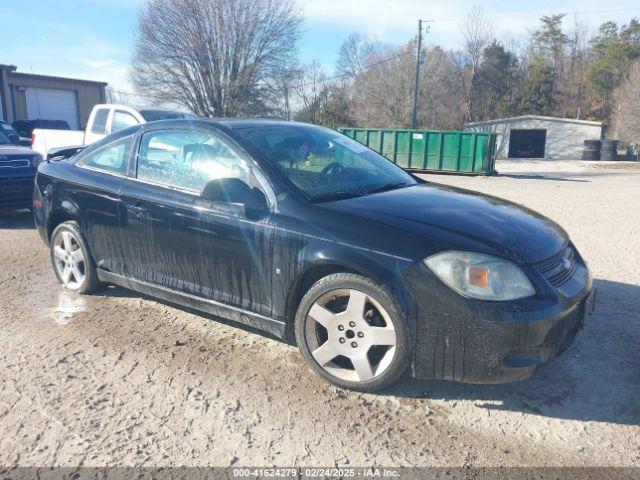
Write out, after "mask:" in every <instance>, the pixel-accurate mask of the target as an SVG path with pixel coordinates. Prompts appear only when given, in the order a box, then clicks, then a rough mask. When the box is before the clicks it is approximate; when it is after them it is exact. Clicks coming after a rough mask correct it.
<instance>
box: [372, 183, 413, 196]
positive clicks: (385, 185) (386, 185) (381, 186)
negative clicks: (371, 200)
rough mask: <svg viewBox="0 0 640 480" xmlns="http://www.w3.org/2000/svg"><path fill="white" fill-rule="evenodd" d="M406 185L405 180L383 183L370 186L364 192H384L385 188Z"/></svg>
mask: <svg viewBox="0 0 640 480" xmlns="http://www.w3.org/2000/svg"><path fill="white" fill-rule="evenodd" d="M405 185H407V182H393V183H385V184H384V185H380V186H379V187H376V188H372V189H371V190H367V191H366V192H365V193H367V194H369V193H379V192H386V191H387V190H395V189H396V188H400V187H404V186H405Z"/></svg>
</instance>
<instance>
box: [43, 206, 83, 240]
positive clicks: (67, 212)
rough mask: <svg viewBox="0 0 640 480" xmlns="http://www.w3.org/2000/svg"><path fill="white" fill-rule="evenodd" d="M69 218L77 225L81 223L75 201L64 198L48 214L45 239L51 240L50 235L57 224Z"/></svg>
mask: <svg viewBox="0 0 640 480" xmlns="http://www.w3.org/2000/svg"><path fill="white" fill-rule="evenodd" d="M71 220H73V221H75V222H77V223H78V225H80V224H81V222H80V220H81V215H80V209H79V208H78V206H77V205H76V204H75V203H73V202H71V201H69V200H64V201H62V202H61V203H60V205H59V206H58V207H57V208H55V209H54V210H52V212H51V214H50V215H49V220H48V221H47V240H48V241H49V242H50V241H51V235H52V234H53V231H54V230H55V229H56V227H57V226H58V225H60V224H61V223H64V222H68V221H71Z"/></svg>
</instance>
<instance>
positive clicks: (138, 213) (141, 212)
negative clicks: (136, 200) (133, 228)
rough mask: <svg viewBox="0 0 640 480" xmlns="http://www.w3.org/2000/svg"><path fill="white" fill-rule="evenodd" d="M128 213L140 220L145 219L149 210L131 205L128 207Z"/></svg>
mask: <svg viewBox="0 0 640 480" xmlns="http://www.w3.org/2000/svg"><path fill="white" fill-rule="evenodd" d="M127 211H128V212H129V213H131V215H132V216H133V217H134V218H136V219H138V220H141V219H143V218H144V217H145V215H146V213H147V209H146V208H144V207H141V206H140V205H129V206H127Z"/></svg>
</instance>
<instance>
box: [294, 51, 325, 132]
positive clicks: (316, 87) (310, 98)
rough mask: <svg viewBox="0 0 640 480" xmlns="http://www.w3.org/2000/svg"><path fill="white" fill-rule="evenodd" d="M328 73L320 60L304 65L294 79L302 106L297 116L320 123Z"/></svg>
mask: <svg viewBox="0 0 640 480" xmlns="http://www.w3.org/2000/svg"><path fill="white" fill-rule="evenodd" d="M326 82H327V75H326V74H325V73H324V71H323V70H322V66H321V65H320V62H319V61H318V60H312V61H311V62H310V63H308V64H305V65H302V66H301V67H300V68H299V69H298V70H297V75H296V77H295V80H294V84H293V87H294V90H295V95H296V100H297V102H298V104H299V106H300V109H299V111H298V114H297V115H296V118H297V119H298V120H302V121H305V122H310V123H320V118H319V114H320V111H321V110H322V108H323V105H324V103H325V101H326V98H327V85H325V83H326Z"/></svg>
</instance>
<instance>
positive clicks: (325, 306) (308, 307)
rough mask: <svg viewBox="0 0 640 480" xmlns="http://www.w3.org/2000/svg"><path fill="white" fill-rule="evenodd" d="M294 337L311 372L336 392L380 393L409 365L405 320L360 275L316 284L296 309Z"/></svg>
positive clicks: (383, 293)
mask: <svg viewBox="0 0 640 480" xmlns="http://www.w3.org/2000/svg"><path fill="white" fill-rule="evenodd" d="M295 335H296V341H297V343H298V348H299V349H300V352H301V353H302V356H303V358H304V359H305V361H306V362H307V364H308V365H309V367H310V368H311V369H312V370H313V371H314V372H315V373H316V374H317V375H319V376H320V377H322V378H324V379H325V380H327V381H329V382H330V383H332V384H334V385H337V386H338V387H342V388H347V389H350V390H357V391H361V392H374V391H378V390H381V389H384V388H387V387H389V386H390V385H392V384H393V383H394V382H395V381H396V380H398V379H399V378H400V377H401V376H402V374H403V373H404V372H405V371H406V369H407V367H408V365H409V359H410V351H411V347H410V342H409V328H408V326H407V321H406V319H405V316H404V314H403V313H402V311H401V310H400V309H399V308H398V306H397V305H396V302H395V301H394V300H393V298H392V297H391V296H390V295H389V294H388V293H387V292H386V291H385V290H384V289H383V288H382V287H381V286H380V285H378V284H376V283H375V282H373V281H372V280H370V279H368V278H366V277H363V276H360V275H354V274H350V273H337V274H333V275H329V276H327V277H324V278H322V279H321V280H319V281H318V282H317V283H315V284H314V285H313V286H312V287H311V288H310V289H309V291H308V292H307V293H306V294H305V295H304V297H303V298H302V300H301V301H300V304H299V306H298V311H297V313H296V317H295ZM356 365H357V367H356Z"/></svg>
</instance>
